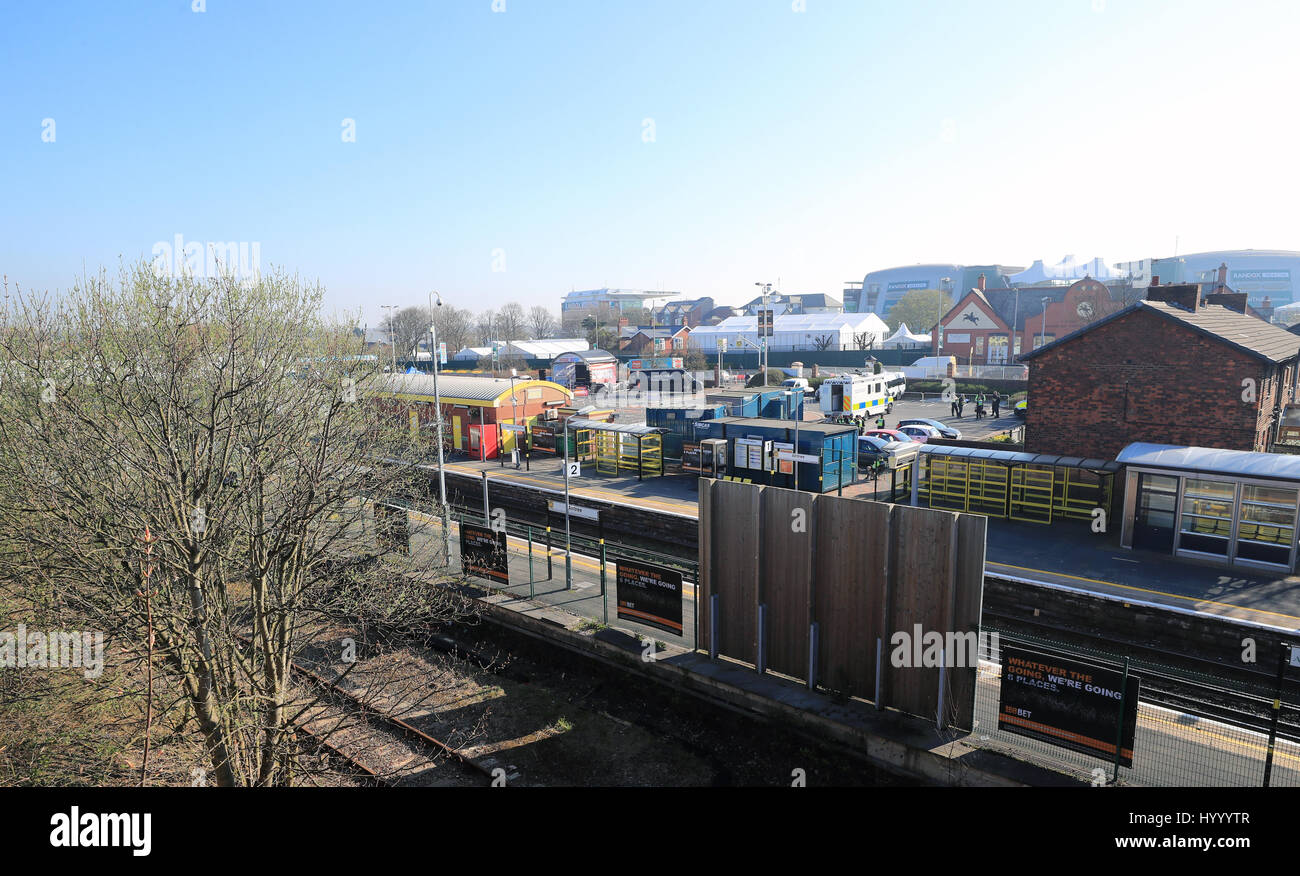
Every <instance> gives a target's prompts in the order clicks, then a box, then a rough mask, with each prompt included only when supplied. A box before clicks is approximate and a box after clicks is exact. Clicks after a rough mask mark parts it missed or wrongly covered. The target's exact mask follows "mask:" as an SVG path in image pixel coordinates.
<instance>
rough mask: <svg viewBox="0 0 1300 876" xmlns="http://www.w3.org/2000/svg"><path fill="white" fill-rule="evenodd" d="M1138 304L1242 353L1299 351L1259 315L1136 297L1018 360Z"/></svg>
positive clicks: (1267, 356) (1271, 355)
mask: <svg viewBox="0 0 1300 876" xmlns="http://www.w3.org/2000/svg"><path fill="white" fill-rule="evenodd" d="M1139 308H1147V309H1148V310H1150V311H1151V312H1152V313H1156V314H1159V315H1160V316H1163V317H1165V318H1166V319H1171V320H1175V321H1177V322H1180V323H1182V324H1183V325H1185V326H1187V327H1188V328H1190V329H1192V330H1193V331H1196V332H1199V333H1201V334H1203V335H1206V336H1207V337H1211V338H1214V339H1215V340H1218V341H1220V342H1222V343H1224V344H1227V345H1228V346H1230V347H1235V348H1236V349H1238V350H1241V351H1242V352H1243V353H1246V354H1248V355H1251V356H1254V357H1255V358H1257V359H1264V360H1265V361H1268V362H1274V363H1281V362H1285V361H1287V360H1288V359H1294V358H1295V357H1296V356H1297V355H1300V338H1298V337H1297V336H1296V335H1293V334H1291V333H1290V332H1288V331H1286V330H1285V329H1282V328H1279V327H1278V326H1275V325H1270V324H1269V323H1266V322H1264V321H1263V320H1262V319H1256V318H1255V317H1253V316H1249V315H1247V314H1244V313H1238V312H1237V311H1235V310H1229V309H1228V308H1226V307H1221V306H1219V305H1217V304H1207V305H1205V306H1203V307H1198V308H1197V309H1196V310H1195V311H1194V312H1193V311H1190V310H1183V309H1182V308H1181V307H1175V306H1174V305H1172V304H1169V303H1168V302H1165V301H1138V302H1135V303H1133V304H1130V305H1129V306H1128V307H1125V308H1124V309H1123V310H1120V311H1118V312H1116V313H1113V314H1111V315H1110V316H1107V317H1104V318H1102V319H1099V320H1097V321H1096V322H1092V323H1089V324H1088V325H1086V326H1084V327H1083V328H1081V329H1078V330H1077V331H1073V332H1070V333H1069V334H1068V335H1066V336H1065V337H1062V338H1059V339H1057V340H1055V341H1053V342H1052V343H1050V344H1047V345H1045V346H1042V347H1039V348H1038V349H1037V350H1031V351H1029V352H1027V353H1021V354H1020V358H1019V360H1018V361H1020V362H1024V361H1025V360H1027V359H1032V358H1034V357H1035V356H1037V355H1039V354H1040V353H1042V352H1043V351H1044V350H1050V349H1052V348H1054V347H1056V346H1058V345H1060V344H1065V343H1068V342H1070V341H1072V340H1074V339H1075V338H1077V337H1079V336H1080V335H1082V334H1084V333H1086V332H1090V331H1092V330H1093V329H1096V328H1099V327H1101V326H1103V325H1105V324H1106V323H1108V322H1113V321H1114V320H1117V319H1123V318H1124V317H1126V316H1128V315H1129V314H1131V313H1134V312H1136V311H1137V310H1138V309H1139Z"/></svg>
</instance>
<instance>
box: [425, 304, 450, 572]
mask: <svg viewBox="0 0 1300 876" xmlns="http://www.w3.org/2000/svg"><path fill="white" fill-rule="evenodd" d="M434 298H437V299H438V306H439V307H442V296H441V295H439V294H438V293H437V292H430V293H429V359H430V361H432V362H433V409H434V417H433V422H434V424H435V428H436V429H437V433H438V437H437V443H438V501H439V502H440V503H442V564H443V565H444V566H449V565H451V514H450V512H449V510H448V508H447V476H446V475H445V474H443V471H442V469H443V464H442V396H440V395H439V394H438V327H437V324H436V323H435V322H434V321H433V299H434Z"/></svg>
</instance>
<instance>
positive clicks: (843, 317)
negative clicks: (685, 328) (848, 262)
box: [688, 313, 889, 353]
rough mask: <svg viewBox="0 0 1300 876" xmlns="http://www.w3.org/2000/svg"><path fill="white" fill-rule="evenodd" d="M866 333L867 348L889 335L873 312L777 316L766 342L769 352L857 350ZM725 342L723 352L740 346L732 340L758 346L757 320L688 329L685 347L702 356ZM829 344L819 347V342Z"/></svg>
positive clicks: (748, 318)
mask: <svg viewBox="0 0 1300 876" xmlns="http://www.w3.org/2000/svg"><path fill="white" fill-rule="evenodd" d="M863 334H866V335H868V336H869V337H868V340H869V341H870V342H871V346H873V347H879V346H880V344H881V342H882V341H884V340H885V338H886V337H888V335H889V326H887V325H885V321H884V320H883V319H881V318H880V317H878V316H876V315H875V314H874V313H804V314H792V315H789V316H785V315H778V316H777V317H776V318H775V320H774V324H773V327H772V337H771V338H770V339H769V341H768V343H769V344H770V345H771V349H773V350H815V349H819V348H821V349H827V350H857V349H860V345H859V344H858V343H857V337H856V336H860V335H863ZM721 338H726V339H727V349H728V350H735V349H736V348H737V347H738V346H740V345H739V344H738V343H737V341H736V339H737V338H743V339H744V340H745V344H744V347H745V349H751V350H752V349H753V348H754V346H755V345H757V344H758V317H756V316H732V317H728V318H727V319H724V320H723V321H722V322H720V323H718V324H717V325H702V326H698V327H696V328H694V329H692V330H691V335H690V340H689V342H688V343H689V345H690V346H691V347H692V348H696V349H699V350H701V351H702V352H705V353H714V352H717V350H718V341H719V339H721ZM826 340H829V343H828V344H827V345H826V346H825V347H824V348H823V347H822V346H821V344H822V342H823V341H826Z"/></svg>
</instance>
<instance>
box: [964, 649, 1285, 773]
mask: <svg viewBox="0 0 1300 876" xmlns="http://www.w3.org/2000/svg"><path fill="white" fill-rule="evenodd" d="M991 632H996V633H997V635H994V636H987V637H983V640H984V641H983V647H982V649H981V655H980V656H981V659H980V667H979V673H978V680H977V683H976V690H975V725H974V728H973V733H972V734H971V736H970V737H969V738H968V739H967V740H966V741H967V742H969V743H970V744H972V745H975V746H977V747H980V748H987V749H990V750H994V751H998V752H1001V753H1003V754H1006V755H1008V756H1010V757H1014V758H1016V759H1018V760H1024V761H1027V762H1030V763H1034V764H1036V765H1039V766H1042V767H1045V768H1047V769H1050V770H1053V771H1056V772H1060V773H1063V774H1065V775H1068V776H1072V777H1074V778H1077V779H1079V780H1081V781H1085V782H1089V783H1091V784H1094V785H1103V784H1115V783H1118V784H1121V785H1134V786H1164V787H1259V786H1263V785H1268V786H1273V787H1279V786H1280V787H1295V786H1300V709H1297V707H1296V706H1295V705H1294V704H1288V703H1283V702H1281V701H1280V699H1279V690H1278V687H1277V686H1274V690H1271V691H1269V690H1267V688H1268V687H1269V685H1268V683H1266V682H1259V683H1248V682H1234V683H1231V684H1228V683H1225V681H1224V680H1223V679H1222V678H1219V677H1216V676H1214V675H1211V674H1208V673H1202V672H1197V671H1193V670H1189V669H1186V668H1183V667H1175V666H1172V665H1166V664H1160V663H1156V662H1154V661H1150V660H1137V659H1132V658H1127V657H1125V656H1123V655H1120V654H1117V653H1114V652H1108V651H1103V650H1099V649H1092V648H1084V647H1080V646H1078V645H1074V644H1067V643H1064V642H1060V641H1054V640H1051V639H1047V638H1042V637H1037V636H1030V635H1026V634H1023V633H1006V632H1002V631H997V630H993V631H991ZM1008 647H1019V648H1028V649H1032V650H1033V651H1035V652H1038V653H1043V654H1048V655H1051V656H1054V657H1059V658H1061V659H1062V660H1065V661H1071V660H1073V661H1082V662H1084V663H1086V664H1089V665H1092V666H1097V667H1101V668H1103V669H1109V670H1111V671H1114V672H1117V673H1118V672H1122V671H1123V670H1124V669H1125V667H1127V670H1128V672H1129V673H1130V674H1131V675H1132V676H1136V678H1137V679H1138V682H1139V688H1138V706H1137V713H1136V726H1135V728H1134V730H1133V745H1132V765H1131V766H1126V765H1117V763H1116V759H1115V757H1114V755H1113V753H1108V754H1107V755H1105V756H1102V755H1099V754H1087V753H1083V752H1081V751H1077V750H1072V749H1071V748H1068V747H1065V745H1063V744H1058V743H1054V742H1048V741H1044V740H1043V739H1042V738H1034V737H1031V736H1027V735H1024V734H1023V733H1020V732H1013V731H1012V730H1009V729H1007V728H1006V727H1000V726H999V711H1000V710H1001V709H1002V686H1001V680H1002V674H1003V670H1004V667H1005V654H1004V653H1003V652H1004V651H1005V650H1006V649H1007V648H1008ZM1275 702H1276V706H1275ZM1113 751H1114V748H1113V746H1112V748H1111V752H1113Z"/></svg>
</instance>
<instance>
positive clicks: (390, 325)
mask: <svg viewBox="0 0 1300 876" xmlns="http://www.w3.org/2000/svg"><path fill="white" fill-rule="evenodd" d="M380 307H381V308H382V309H384V310H389V311H392V310H396V309H397V305H396V304H381V305H380ZM388 346H389V348H390V349H391V350H392V351H393V373H394V374H396V373H397V338H396V337H395V336H394V333H393V315H392V313H389V314H388Z"/></svg>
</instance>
